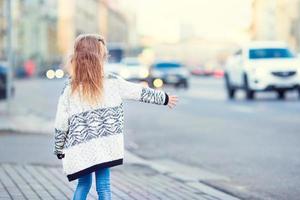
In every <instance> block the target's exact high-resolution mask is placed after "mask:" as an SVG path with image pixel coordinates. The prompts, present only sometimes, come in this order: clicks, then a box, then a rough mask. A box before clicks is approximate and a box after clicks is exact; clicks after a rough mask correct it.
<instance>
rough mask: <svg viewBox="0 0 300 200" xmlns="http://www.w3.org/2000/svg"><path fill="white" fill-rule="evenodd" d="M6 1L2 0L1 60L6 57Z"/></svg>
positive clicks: (0, 9)
mask: <svg viewBox="0 0 300 200" xmlns="http://www.w3.org/2000/svg"><path fill="white" fill-rule="evenodd" d="M5 20H6V18H5V3H4V1H0V60H3V59H4V58H5V46H6V45H5V38H6V37H5V33H6V26H5Z"/></svg>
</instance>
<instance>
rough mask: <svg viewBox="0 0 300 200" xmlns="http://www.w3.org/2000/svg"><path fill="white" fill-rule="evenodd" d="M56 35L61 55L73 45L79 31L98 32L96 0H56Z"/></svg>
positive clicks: (97, 3)
mask: <svg viewBox="0 0 300 200" xmlns="http://www.w3.org/2000/svg"><path fill="white" fill-rule="evenodd" d="M57 3H58V16H57V17H58V23H57V28H58V31H57V37H58V48H59V52H60V53H61V55H65V54H67V53H68V52H69V51H70V49H71V48H72V47H73V43H74V39H75V38H76V36H77V35H79V34H81V33H99V17H98V16H99V10H98V9H99V1H98V0H58V1H57Z"/></svg>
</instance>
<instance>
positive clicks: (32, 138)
mask: <svg viewBox="0 0 300 200" xmlns="http://www.w3.org/2000/svg"><path fill="white" fill-rule="evenodd" d="M52 124H53V123H52V122H51V121H50V120H47V119H43V118H41V117H38V116H35V115H32V114H31V115H30V114H28V115H24V114H20V115H12V116H11V117H7V116H6V115H4V114H3V113H0V137H2V138H1V139H2V142H1V140H0V143H1V144H0V158H1V159H0V200H4V199H5V200H10V199H13V200H15V199H16V200H21V199H28V200H35V199H46V200H48V199H49V200H54V199H55V200H56V199H61V200H63V199H64V200H65V199H71V197H72V195H73V192H74V189H75V186H76V182H77V181H73V182H68V181H67V178H66V177H65V175H64V174H63V172H62V167H61V165H60V162H58V160H57V159H54V157H53V158H52V155H51V157H50V155H48V154H49V150H48V149H47V148H46V147H45V148H44V146H45V145H46V146H47V145H48V139H45V140H43V142H40V141H41V138H39V137H37V136H38V135H39V136H41V135H44V137H47V136H48V137H49V136H50V135H52V130H53V127H52ZM7 131H8V132H9V133H8V134H3V132H7ZM10 132H12V133H11V134H10ZM15 132H16V133H17V134H14V133H15ZM22 133H23V134H22ZM32 133H35V134H38V135H32ZM5 135H6V136H5ZM18 135H19V136H22V137H19V136H18ZM23 136H24V137H23ZM45 141H47V143H45ZM16 143H17V144H20V143H21V144H22V147H18V150H16V148H15V146H14V145H16ZM37 144H39V145H42V146H39V145H37ZM49 145H51V144H49ZM24 147H26V149H24ZM1 149H2V151H1ZM13 151H17V152H16V153H15V152H13ZM8 152H10V153H8ZM33 152H38V154H39V155H36V156H34V159H35V161H32V160H34V159H32V158H30V159H29V158H28V157H24V154H25V155H35V154H34V153H33ZM1 154H2V155H1ZM4 154H5V155H4ZM6 154H8V155H6ZM11 154H13V155H15V156H14V158H13V159H10V158H11V156H10V155H11ZM7 159H8V160H7ZM22 159H23V161H20V160H22ZM52 159H53V160H52ZM40 161H41V162H40ZM42 161H43V162H42ZM177 164H178V163H175V162H174V163H172V164H170V163H168V164H165V163H159V162H157V161H153V160H145V159H142V158H140V157H137V156H135V155H134V154H132V153H130V152H128V151H126V152H125V164H124V165H123V166H121V167H115V168H112V173H111V176H112V182H111V184H112V194H113V199H120V200H127V199H128V200H129V199H130V200H131V199H134V200H135V199H136V200H143V199H151V200H152V199H153V200H155V199H166V200H169V199H170V200H172V199H178V200H184V199H197V200H202V199H204V200H237V198H235V197H233V196H231V195H228V194H226V193H224V192H222V191H219V190H217V189H214V188H212V187H209V186H207V185H205V184H203V183H201V182H199V178H198V176H199V175H200V173H199V171H193V169H191V168H189V169H187V170H186V168H181V166H180V164H179V166H178V165H177ZM92 187H93V188H92V189H91V195H90V196H89V198H88V199H97V198H96V197H97V195H96V192H95V185H94V183H93V186H92Z"/></svg>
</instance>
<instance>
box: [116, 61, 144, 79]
mask: <svg viewBox="0 0 300 200" xmlns="http://www.w3.org/2000/svg"><path fill="white" fill-rule="evenodd" d="M121 63H122V65H121V68H120V76H121V77H123V78H124V79H126V80H132V81H145V80H146V79H147V77H148V75H149V69H148V68H147V67H146V66H145V65H143V64H142V63H141V62H140V61H139V59H138V58H135V57H127V58H124V59H122V61H121Z"/></svg>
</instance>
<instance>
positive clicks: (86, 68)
mask: <svg viewBox="0 0 300 200" xmlns="http://www.w3.org/2000/svg"><path fill="white" fill-rule="evenodd" d="M106 59H107V48H106V44H105V40H104V39H103V37H101V36H100V35H97V34H82V35H79V36H78V37H77V38H76V40H75V44H74V52H73V55H72V56H71V91H72V92H71V93H72V94H74V93H75V92H78V93H79V95H80V97H82V98H83V100H84V101H86V102H88V103H89V104H92V105H94V104H97V103H98V102H99V101H101V98H102V95H103V80H104V70H103V65H104V63H105V61H106Z"/></svg>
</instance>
